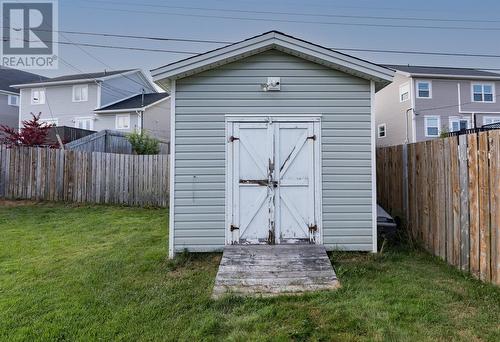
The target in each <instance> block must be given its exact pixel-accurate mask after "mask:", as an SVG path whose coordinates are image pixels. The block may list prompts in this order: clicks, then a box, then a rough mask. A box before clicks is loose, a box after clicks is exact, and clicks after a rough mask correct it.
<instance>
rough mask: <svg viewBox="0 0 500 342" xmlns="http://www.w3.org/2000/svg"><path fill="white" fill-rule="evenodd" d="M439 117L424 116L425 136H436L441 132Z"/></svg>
mask: <svg viewBox="0 0 500 342" xmlns="http://www.w3.org/2000/svg"><path fill="white" fill-rule="evenodd" d="M440 127H441V118H440V117H439V116H430V115H429V116H426V117H425V136H426V137H438V136H439V134H440V133H441V129H440Z"/></svg>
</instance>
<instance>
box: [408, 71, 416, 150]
mask: <svg viewBox="0 0 500 342" xmlns="http://www.w3.org/2000/svg"><path fill="white" fill-rule="evenodd" d="M414 82H415V80H414V79H413V78H412V77H410V91H411V94H412V97H411V102H410V103H411V134H412V137H411V140H410V141H411V142H413V143H415V142H417V116H416V115H415V96H413V93H414V92H415V89H414V88H415V84H414ZM406 120H408V118H406Z"/></svg>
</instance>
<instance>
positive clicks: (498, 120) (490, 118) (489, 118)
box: [483, 116, 500, 126]
mask: <svg viewBox="0 0 500 342" xmlns="http://www.w3.org/2000/svg"><path fill="white" fill-rule="evenodd" d="M488 120H492V121H493V122H490V123H486V121H488ZM497 122H500V116H484V117H483V126H484V125H490V124H492V123H497Z"/></svg>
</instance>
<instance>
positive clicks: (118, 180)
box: [0, 146, 168, 207]
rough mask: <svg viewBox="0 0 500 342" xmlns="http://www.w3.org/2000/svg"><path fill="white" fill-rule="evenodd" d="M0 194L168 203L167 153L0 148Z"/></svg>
mask: <svg viewBox="0 0 500 342" xmlns="http://www.w3.org/2000/svg"><path fill="white" fill-rule="evenodd" d="M0 198H4V199H31V200H47V201H66V202H87V203H110V204H124V205H131V206H160V207H166V206H167V204H168V155H147V156H138V155H124V154H112V153H102V152H79V151H68V150H59V149H49V148H32V147H15V148H6V147H5V146H0Z"/></svg>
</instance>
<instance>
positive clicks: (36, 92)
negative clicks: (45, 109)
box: [31, 88, 45, 104]
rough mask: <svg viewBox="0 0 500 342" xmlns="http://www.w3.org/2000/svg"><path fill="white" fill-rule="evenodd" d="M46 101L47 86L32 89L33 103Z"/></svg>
mask: <svg viewBox="0 0 500 342" xmlns="http://www.w3.org/2000/svg"><path fill="white" fill-rule="evenodd" d="M44 103H45V88H33V89H31V104H44Z"/></svg>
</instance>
